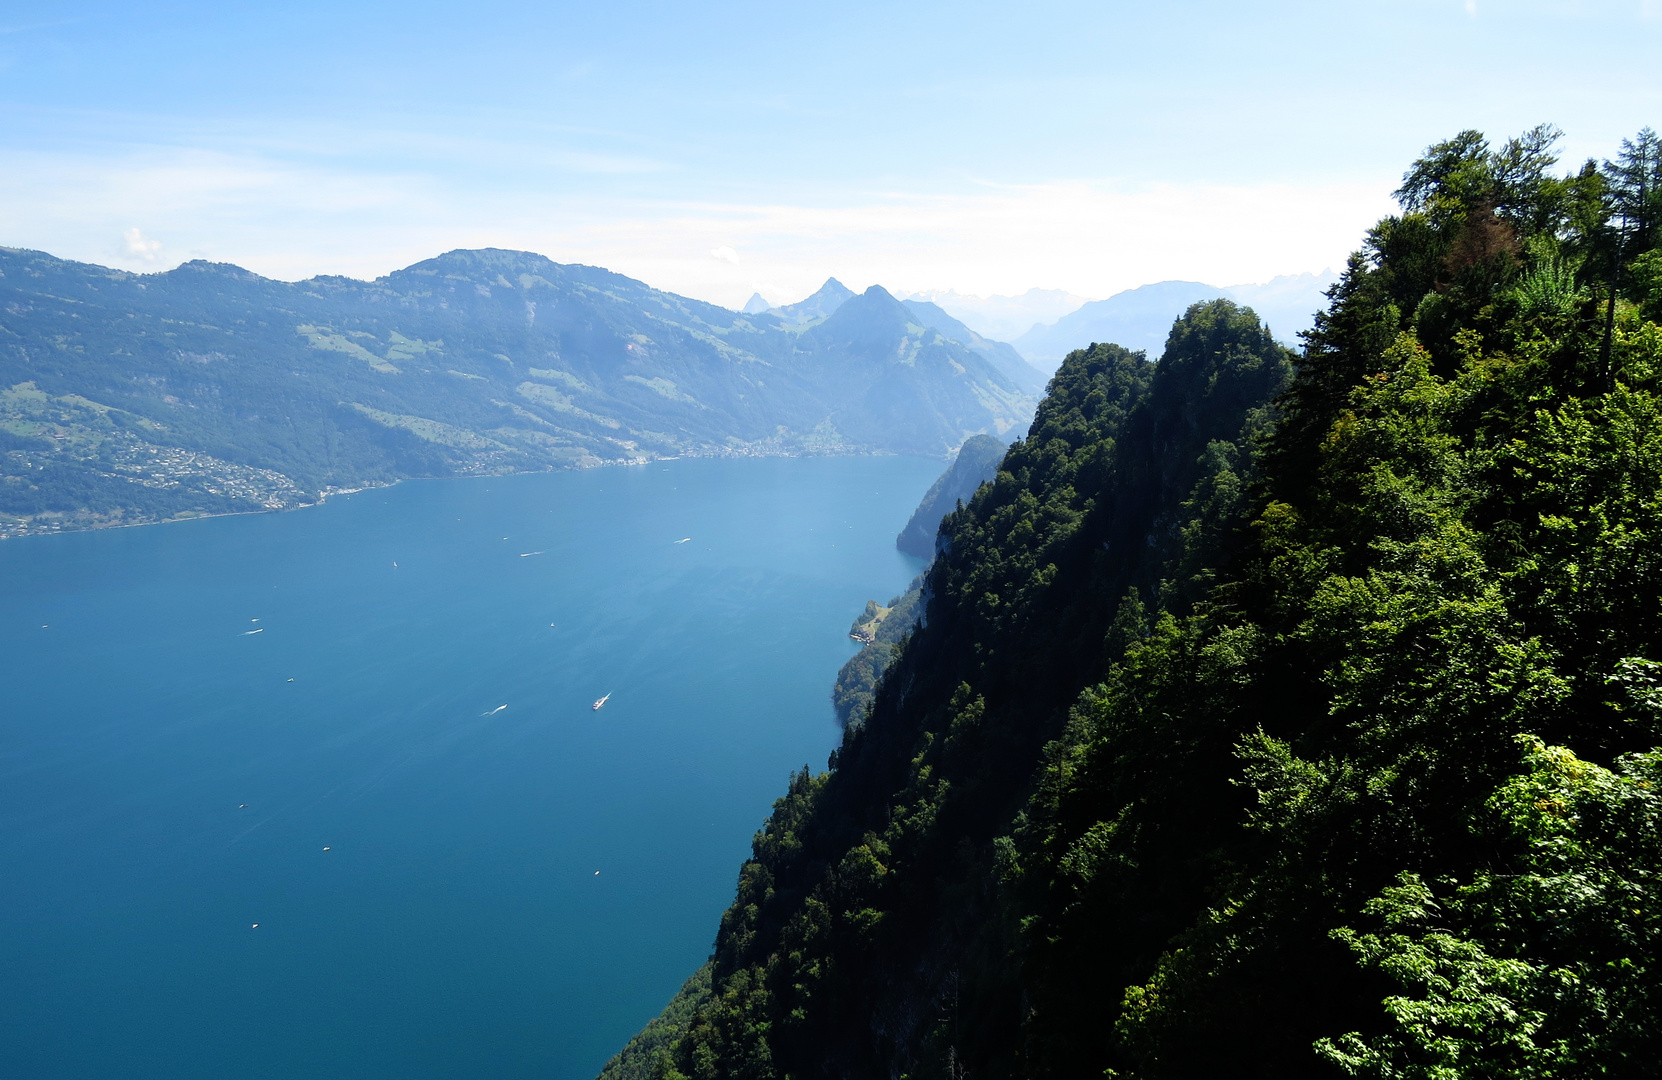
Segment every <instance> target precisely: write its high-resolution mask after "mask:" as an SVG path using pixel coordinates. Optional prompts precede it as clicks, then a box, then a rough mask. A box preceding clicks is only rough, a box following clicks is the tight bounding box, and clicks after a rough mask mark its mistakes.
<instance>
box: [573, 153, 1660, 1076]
mask: <svg viewBox="0 0 1662 1080" xmlns="http://www.w3.org/2000/svg"><path fill="white" fill-rule="evenodd" d="M1555 136H1556V133H1555V132H1553V131H1551V130H1550V129H1544V128H1543V129H1537V130H1535V131H1531V132H1529V133H1526V134H1525V135H1524V136H1522V137H1520V138H1518V139H1514V140H1511V141H1508V142H1506V143H1503V144H1500V145H1494V144H1491V143H1490V142H1489V141H1488V140H1486V139H1485V138H1483V137H1482V136H1481V135H1479V134H1477V133H1475V132H1464V133H1461V134H1460V135H1458V136H1456V137H1455V138H1453V139H1451V140H1449V141H1447V142H1444V143H1439V144H1437V145H1436V146H1433V147H1431V148H1429V149H1428V150H1427V151H1426V153H1425V155H1424V156H1423V157H1422V158H1421V159H1420V160H1418V161H1416V162H1415V163H1414V164H1413V166H1412V167H1411V168H1410V169H1409V171H1408V173H1407V174H1406V176H1405V178H1404V181H1403V184H1402V187H1401V189H1400V190H1399V191H1398V193H1397V198H1398V201H1399V203H1400V205H1401V213H1399V214H1398V215H1396V216H1393V217H1389V218H1387V219H1385V220H1383V221H1381V222H1380V223H1379V224H1378V225H1377V226H1376V227H1375V228H1374V229H1373V230H1372V231H1370V233H1369V234H1368V236H1367V238H1366V242H1365V245H1364V247H1363V250H1362V251H1360V252H1359V253H1358V254H1357V255H1355V256H1354V257H1353V258H1352V259H1351V261H1350V263H1349V265H1348V267H1347V269H1346V271H1345V273H1344V275H1343V277H1342V280H1341V281H1340V282H1339V284H1338V285H1336V286H1335V287H1334V289H1333V290H1332V292H1331V294H1330V303H1329V306H1328V307H1327V309H1326V310H1325V311H1324V312H1323V313H1322V314H1321V315H1320V316H1319V317H1318V319H1317V322H1316V326H1315V329H1314V330H1313V331H1312V332H1311V333H1310V334H1309V335H1308V336H1307V337H1306V339H1305V343H1304V347H1303V349H1302V350H1301V351H1300V352H1299V353H1298V354H1296V355H1295V354H1293V353H1291V352H1289V351H1288V350H1286V349H1284V348H1282V347H1281V346H1279V345H1277V344H1276V343H1275V341H1274V340H1272V339H1271V338H1270V337H1269V335H1268V334H1267V333H1266V332H1265V331H1264V329H1263V328H1262V326H1261V325H1260V324H1259V322H1258V320H1257V318H1256V316H1254V314H1253V313H1252V312H1251V311H1249V310H1246V309H1242V308H1239V307H1237V306H1236V305H1234V304H1232V303H1230V302H1229V301H1227V300H1218V301H1211V302H1206V303H1201V304H1197V305H1196V306H1194V307H1192V308H1191V309H1190V310H1189V312H1188V313H1187V314H1186V315H1185V316H1184V317H1183V318H1181V319H1180V320H1178V322H1177V323H1176V325H1174V326H1173V328H1172V331H1171V334H1170V337H1169V338H1168V340H1167V344H1166V347H1165V350H1164V353H1163V354H1162V356H1161V357H1159V358H1158V361H1157V362H1155V363H1149V362H1147V361H1146V360H1145V359H1144V357H1143V356H1142V355H1141V354H1135V353H1130V352H1128V351H1126V350H1124V349H1122V348H1119V347H1118V346H1115V345H1111V344H1097V345H1093V346H1091V347H1090V348H1088V349H1082V350H1080V351H1076V352H1074V353H1072V354H1071V355H1070V356H1068V358H1067V359H1066V361H1065V362H1064V363H1063V365H1062V367H1061V369H1060V370H1059V371H1058V373H1057V375H1056V377H1055V379H1054V380H1053V382H1052V383H1051V386H1050V390H1049V394H1048V396H1047V397H1046V398H1045V400H1044V401H1043V402H1042V403H1041V404H1040V407H1039V410H1038V414H1037V417H1036V419H1035V420H1034V422H1033V425H1032V428H1031V430H1030V431H1029V433H1028V435H1027V437H1026V438H1025V439H1023V440H1022V441H1020V442H1018V443H1016V444H1015V445H1014V446H1013V447H1011V449H1010V450H1009V452H1008V453H1007V455H1006V456H1005V457H1004V460H1003V462H1002V464H1001V465H1000V467H999V470H998V473H997V476H996V477H995V479H993V480H992V481H991V482H990V483H987V484H985V485H983V486H982V487H981V488H980V490H979V491H978V492H977V493H976V494H975V495H974V497H973V498H972V499H970V500H969V501H967V502H966V503H965V505H964V507H963V508H962V509H961V510H958V511H957V512H955V513H952V514H950V515H948V516H947V518H946V519H945V520H944V521H943V523H942V525H941V529H940V535H939V538H938V541H937V544H936V550H937V552H938V553H937V555H936V558H935V561H934V563H933V564H932V566H931V568H930V570H929V571H928V573H927V574H926V576H925V579H924V582H923V585H922V592H921V597H922V599H921V603H922V605H923V612H922V614H921V616H920V618H919V621H918V623H917V625H915V627H914V628H913V629H912V631H911V633H910V634H909V635H906V636H905V637H904V639H903V641H902V643H901V644H900V647H899V649H898V651H897V654H896V655H895V657H894V659H893V662H892V664H891V665H890V666H889V667H888V669H887V672H886V673H885V674H884V675H883V676H882V678H881V681H880V683H879V684H878V685H877V686H876V689H875V695H874V697H873V699H872V703H871V705H870V708H869V710H866V711H864V712H863V713H861V714H857V715H855V716H854V717H853V718H852V719H851V722H850V723H849V725H848V728H847V731H846V734H845V738H844V740H843V743H842V746H841V747H840V748H839V749H838V751H837V752H836V753H835V754H834V755H833V757H832V760H831V762H830V768H829V769H828V771H826V772H823V773H819V774H815V773H813V772H811V771H809V770H808V769H806V768H804V769H803V770H802V771H801V772H800V773H799V774H797V775H796V776H794V777H792V778H791V780H790V783H789V788H788V791H787V792H786V794H785V795H784V796H782V797H781V798H780V799H779V800H778V802H777V803H776V804H775V806H774V811H773V814H772V817H771V818H770V819H769V821H768V822H767V824H766V826H765V827H764V828H763V830H762V831H761V832H759V833H758V834H757V835H756V838H755V841H754V853H753V857H752V858H751V859H750V860H749V861H747V862H746V863H745V864H744V866H743V867H742V868H741V870H740V874H739V882H738V892H737V896H736V898H735V900H734V903H733V905H732V906H731V907H730V908H729V909H728V911H727V913H726V914H725V915H724V916H723V918H722V920H721V925H720V927H719V928H718V931H717V934H716V939H715V948H714V953H713V956H712V960H711V965H710V968H709V970H708V972H707V975H706V974H703V973H701V975H700V977H699V978H698V979H695V980H694V981H693V982H691V983H689V984H688V987H687V988H686V989H685V990H684V991H683V993H682V994H681V995H680V996H678V998H677V999H676V1002H675V1003H674V1005H673V1006H672V1009H671V1011H670V1012H669V1013H666V1015H665V1018H664V1021H663V1022H662V1023H660V1024H659V1025H658V1026H657V1027H656V1028H655V1029H653V1030H652V1031H651V1032H650V1034H651V1036H652V1037H651V1039H650V1040H647V1041H641V1040H637V1042H635V1043H632V1044H631V1045H630V1047H628V1048H626V1049H625V1051H624V1052H623V1053H622V1054H621V1055H620V1056H619V1057H618V1058H617V1059H615V1060H614V1061H613V1063H612V1064H611V1065H609V1066H608V1069H607V1072H606V1073H605V1074H604V1075H605V1076H607V1077H612V1078H615V1080H622V1078H626V1077H627V1078H635V1077H663V1078H681V1077H693V1078H696V1080H714V1078H718V1077H732V1078H740V1077H742V1078H751V1080H767V1078H782V1077H795V1078H798V1080H806V1078H809V1077H827V1078H829V1077H847V1076H873V1077H875V1076H888V1077H902V1076H906V1077H954V1078H956V1077H965V1076H968V1077H1056V1078H1062V1077H1082V1076H1118V1077H1141V1078H1149V1080H1153V1078H1162V1077H1184V1078H1189V1077H1193V1078H1201V1077H1207V1078H1210V1077H1218V1076H1232V1077H1287V1076H1310V1077H1343V1076H1353V1077H1376V1078H1416V1080H1418V1078H1424V1080H1433V1078H1436V1080H1452V1078H1463V1077H1520V1078H1523V1077H1529V1078H1535V1077H1540V1078H1545V1077H1558V1078H1563V1077H1593V1076H1599V1077H1640V1076H1651V1075H1654V1074H1655V1069H1656V1062H1657V1061H1658V1060H1662V1019H1659V1017H1662V966H1659V965H1662V958H1659V957H1658V946H1659V944H1662V895H1659V893H1662V882H1659V877H1658V867H1659V866H1662V749H1659V748H1658V744H1659V743H1662V731H1659V725H1662V325H1659V323H1662V143H1659V141H1658V140H1657V138H1656V137H1655V136H1654V135H1653V134H1651V133H1650V132H1649V131H1648V130H1647V131H1646V132H1643V133H1641V135H1640V136H1639V137H1638V138H1637V139H1636V140H1634V141H1632V142H1627V143H1624V144H1623V146H1622V148H1621V151H1620V153H1619V154H1617V155H1616V158H1615V160H1614V161H1611V162H1605V163H1603V164H1602V165H1599V164H1595V163H1591V162H1590V163H1588V164H1587V165H1586V166H1585V167H1582V168H1579V169H1575V170H1573V171H1570V172H1567V173H1565V172H1562V171H1560V170H1559V168H1558V164H1557V161H1556V158H1555V155H1554V153H1553V145H1554V142H1555V141H1556V139H1555ZM706 978H707V980H708V982H707V984H706V982H705V981H704V980H705V979H706Z"/></svg>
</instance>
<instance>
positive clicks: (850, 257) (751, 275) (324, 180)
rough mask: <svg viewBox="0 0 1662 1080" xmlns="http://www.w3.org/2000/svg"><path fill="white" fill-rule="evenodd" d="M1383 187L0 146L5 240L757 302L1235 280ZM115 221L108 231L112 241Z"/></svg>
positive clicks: (1303, 263)
mask: <svg viewBox="0 0 1662 1080" xmlns="http://www.w3.org/2000/svg"><path fill="white" fill-rule="evenodd" d="M325 161H327V159H325ZM1392 186H1394V185H1393V184H1391V183H1390V182H1388V181H1387V182H1382V183H1373V184H1357V183H1339V182H1335V183H1313V184H1309V185H1291V184H1277V185H1258V186H1219V185H1200V184H1161V185H1152V184H1126V183H1122V182H1116V181H1111V180H1072V181H1057V182H1054V183H1047V184H1031V185H1025V186H997V185H990V184H987V185H978V186H973V187H967V188H965V189H963V190H960V191H958V192H956V193H950V194H923V193H918V192H906V191H901V192H875V191H866V192H859V191H856V192H841V191H839V192H836V193H824V192H809V193H807V194H806V195H803V196H802V197H798V198H794V199H791V200H782V199H781V200H770V201H741V200H732V201H702V202H693V201H670V200H662V199H657V200H653V199H644V198H626V197H622V196H618V195H599V194H590V195H582V196H580V195H576V194H569V193H562V192H561V191H559V190H549V189H548V188H531V187H525V186H521V187H506V188H504V189H501V190H495V191H488V190H487V191H479V190H472V189H463V188H460V187H456V186H451V185H448V184H446V183H445V182H443V181H441V180H439V179H437V178H435V177H433V176H432V175H430V174H429V175H422V174H419V173H414V172H411V173H404V174H398V173H388V172H377V173H370V172H363V171H358V170H356V169H354V168H351V167H347V166H345V165H336V164H333V163H330V164H306V163H297V162H295V161H293V160H280V159H274V158H272V157H269V156H266V155H263V154H259V153H241V154H234V153H226V152H209V151H202V150H177V149H168V148H142V149H137V150H132V149H128V150H126V151H125V152H124V153H123V154H122V155H121V156H114V155H111V156H108V157H99V158H89V157H74V156H70V155H68V154H46V153H40V152H32V153H20V152H15V151H14V152H10V153H3V152H0V243H5V244H10V245H19V246H27V247H34V248H39V249H42V250H46V251H50V252H53V253H54V254H58V255H62V256H65V257H68V258H77V259H87V260H90V261H97V262H104V261H111V260H113V261H114V262H115V263H116V265H122V266H126V267H127V268H130V269H135V270H150V269H156V268H159V267H161V266H165V265H170V263H171V262H172V261H176V260H177V259H180V258H184V257H203V258H210V259H215V260H222V261H226V262H234V263H237V264H239V265H242V266H245V267H247V268H249V269H251V270H254V271H256V272H259V273H262V274H267V275H270V276H273V277H280V278H285V279H289V280H294V279H298V278H302V277H308V276H311V275H313V274H318V273H339V274H349V275H352V276H356V277H374V276H377V275H380V274H384V273H387V272H388V271H390V270H393V269H396V268H398V267H400V266H404V265H408V264H409V263H412V262H416V261H418V260H420V259H424V258H428V257H431V256H432V255H434V254H436V253H438V252H441V251H446V250H450V249H452V248H458V247H484V246H496V247H511V248H522V249H526V250H531V251H537V252H541V253H542V254H545V255H548V256H549V257H550V258H553V259H556V260H558V261H561V262H584V263H589V264H593V265H599V266H605V267H609V268H611V269H613V270H617V271H619V272H621V273H625V274H629V275H631V276H634V277H638V278H641V279H643V280H645V281H647V282H649V283H650V284H652V285H655V286H658V287H660V288H665V289H670V290H672V291H675V292H680V293H684V294H687V295H692V296H697V297H700V298H703V299H708V300H714V301H716V302H718V303H723V304H728V305H732V306H737V305H740V304H743V303H744V302H745V300H746V299H747V298H748V297H749V295H750V293H751V292H752V291H755V290H756V289H757V284H756V283H757V282H759V281H760V282H766V283H767V285H766V287H764V288H762V289H761V291H762V292H763V294H764V295H765V296H767V297H768V299H769V300H770V301H774V302H789V301H791V300H795V299H800V298H801V297H803V296H806V295H807V294H808V293H809V292H812V291H813V290H814V289H816V288H818V287H819V285H820V284H821V283H822V282H823V281H824V280H825V278H826V277H827V276H829V275H835V276H836V277H838V278H839V279H841V280H842V281H844V282H845V283H846V284H848V285H849V286H851V287H861V288H863V287H865V286H866V285H870V284H874V283H881V284H884V285H886V286H889V287H890V288H895V289H902V290H907V291H920V290H926V289H946V288H952V289H956V290H957V291H959V292H960V293H970V294H975V295H982V296H986V295H993V294H1000V295H1019V294H1021V293H1023V292H1025V291H1026V290H1027V289H1029V288H1032V287H1034V286H1041V287H1046V288H1062V289H1066V290H1068V291H1070V292H1073V293H1077V294H1079V295H1082V296H1108V295H1111V294H1112V293H1114V292H1117V291H1119V290H1120V289H1124V288H1130V287H1133V286H1136V285H1141V284H1146V283H1148V282H1151V281H1159V280H1163V279H1168V278H1186V279H1191V280H1199V281H1206V282H1210V283H1213V284H1229V283H1231V282H1239V281H1266V280H1268V279H1270V278H1273V277H1275V276H1277V275H1279V274H1287V273H1296V272H1299V271H1304V270H1317V269H1320V268H1322V267H1324V266H1330V265H1342V263H1343V260H1344V257H1345V255H1346V254H1347V253H1348V252H1349V251H1350V250H1352V249H1353V248H1355V247H1356V246H1357V244H1358V243H1359V241H1360V240H1361V237H1362V233H1363V231H1364V230H1365V229H1366V228H1367V227H1368V226H1369V225H1371V224H1372V223H1373V222H1374V221H1375V220H1377V219H1378V217H1379V216H1380V215H1381V214H1383V213H1386V212H1389V210H1390V209H1391V202H1390V199H1389V195H1388V192H1389V190H1390V188H1391V187H1392ZM133 221H143V222H145V227H146V229H148V230H151V234H153V235H162V236H166V237H167V238H168V242H167V247H166V249H165V251H166V252H167V257H166V258H164V256H163V250H164V249H162V248H161V247H160V246H159V245H158V244H157V242H156V241H154V240H151V239H149V236H148V235H147V234H146V233H142V232H132V231H127V232H125V234H124V230H130V224H129V223H130V222H133ZM123 234H124V235H126V237H127V240H126V243H125V244H124V245H123V246H122V247H121V248H119V249H116V250H112V248H111V247H110V244H109V240H108V238H109V237H110V236H112V235H123ZM740 251H742V252H743V253H744V254H743V256H742V258H741V256H740V255H739V252H740Z"/></svg>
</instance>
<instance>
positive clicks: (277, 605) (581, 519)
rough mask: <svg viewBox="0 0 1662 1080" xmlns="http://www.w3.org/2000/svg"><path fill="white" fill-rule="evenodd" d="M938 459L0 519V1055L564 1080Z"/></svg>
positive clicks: (669, 921)
mask: <svg viewBox="0 0 1662 1080" xmlns="http://www.w3.org/2000/svg"><path fill="white" fill-rule="evenodd" d="M940 468H941V465H940V463H939V462H934V461H927V460H920V459H913V458H893V457H890V458H821V459H798V460H786V459H773V460H732V461H715V460H689V461H674V462H661V463H657V464H654V465H651V466H646V467H640V468H632V469H603V470H594V471H589V472H581V473H559V474H544V475H534V476H520V477H507V478H490V479H476V480H457V481H436V482H419V483H406V484H403V485H400V486H398V487H395V488H389V489H384V490H377V491H371V492H362V493H359V494H357V495H355V496H352V497H350V498H342V499H337V500H334V501H332V502H330V503H329V504H327V505H325V506H321V507H317V508H313V509H308V510H305V511H301V512H297V513H291V514H280V515H260V516H252V517H241V518H219V519H213V520H204V521H196V522H190V523H184V524H178V525H168V526H160V527H148V528H140V529H124V530H116V531H107V532H98V533H81V534H72V535H65V536H57V537H43V538H33V539H24V540H13V541H7V542H5V543H3V544H0V656H3V657H4V674H3V678H4V683H3V685H4V688H5V693H4V707H3V709H0V865H3V866H5V867H6V870H5V872H4V881H3V883H0V1061H4V1062H7V1063H8V1065H7V1071H8V1073H10V1074H11V1075H16V1076H29V1077H34V1078H41V1080H57V1078H69V1077H93V1076H110V1077H114V1076H120V1077H126V1078H150V1077H156V1078H161V1077H166V1078H168V1080H195V1078H203V1080H206V1078H215V1080H217V1078H221V1077H227V1076H236V1077H240V1078H260V1077H271V1078H277V1077H283V1078H295V1077H318V1078H334V1077H340V1078H348V1077H350V1078H363V1080H375V1078H383V1077H384V1078H394V1077H396V1078H400V1080H407V1078H423V1077H433V1078H438V1077H445V1078H456V1077H493V1078H517V1077H532V1076H536V1077H553V1078H556V1080H567V1078H572V1080H576V1078H582V1080H588V1078H590V1077H592V1076H593V1075H594V1073H595V1072H596V1071H597V1070H598V1069H599V1067H600V1066H601V1065H602V1064H603V1063H604V1062H605V1060H606V1058H607V1057H609V1056H610V1055H611V1054H612V1053H613V1052H615V1051H616V1050H617V1049H618V1048H619V1047H621V1045H622V1044H623V1042H624V1041H625V1040H626V1039H627V1038H628V1037H629V1036H630V1035H631V1034H633V1033H634V1032H635V1031H636V1030H638V1029H639V1028H640V1027H641V1025H642V1024H644V1023H645V1022H646V1021H647V1020H648V1019H650V1018H651V1017H652V1016H653V1015H655V1014H656V1012H657V1011H658V1010H659V1009H660V1008H661V1007H662V1006H663V1004H664V1002H665V1001H666V1000H667V999H668V998H669V997H670V995H671V994H672V993H673V992H674V991H675V989H676V988H677V987H678V986H679V984H680V982H681V980H682V979H684V978H685V977H686V976H687V975H689V974H691V973H692V971H693V970H694V969H695V968H696V967H697V966H698V965H699V964H700V963H701V962H702V961H703V960H704V958H705V956H706V955H707V954H708V951H709V947H710V943H711V941H712V939H713V937H714V934H715V929H716V922H717V918H718V916H719V914H720V912H721V910H722V908H723V907H724V906H725V904H726V903H727V902H728V901H729V900H730V899H731V896H732V889H733V882H734V880H735V877H736V874H737V870H738V866H739V863H740V861H741V860H742V859H743V858H744V856H745V855H746V853H747V852H748V846H749V840H750V836H751V834H752V832H753V831H754V830H755V828H756V827H757V825H758V824H759V823H760V822H761V820H762V819H763V817H764V815H765V814H766V812H767V811H768V808H769V806H770V804H771V801H772V800H773V799H774V798H775V797H777V796H778V795H779V794H780V793H781V792H782V791H783V790H784V786H785V781H786V778H787V773H788V772H789V771H790V770H792V769H795V768H800V767H801V766H802V765H803V764H804V763H807V764H809V765H810V766H811V767H813V768H814V769H815V770H818V769H821V768H823V767H824V763H825V758H826V755H827V754H828V753H829V751H830V750H831V748H832V747H833V746H834V745H835V744H836V740H837V738H838V730H837V728H836V724H835V721H834V718H833V715H832V712H831V708H830V704H829V700H828V695H829V690H830V686H831V682H832V679H833V677H834V675H835V673H836V670H837V667H838V666H839V665H840V664H841V663H842V662H843V660H845V659H846V658H847V657H848V656H849V655H850V654H851V653H852V651H853V645H852V643H851V642H849V641H848V640H847V638H846V633H847V627H848V624H849V622H850V621H851V620H852V619H853V618H854V616H855V615H856V614H858V612H859V611H860V608H861V606H862V605H863V604H864V602H865V601H866V600H867V599H871V598H876V599H879V600H886V599H887V598H888V597H890V596H891V595H894V594H895V593H898V592H900V591H901V590H902V589H903V588H904V587H905V585H906V583H907V581H909V580H910V578H911V577H912V576H913V575H914V574H915V573H916V572H917V571H918V569H919V566H918V564H917V563H915V562H914V561H912V560H908V559H905V558H904V557H902V556H900V555H899V554H898V553H896V552H895V550H894V547H893V537H894V535H895V533H896V532H897V531H898V530H899V529H900V527H901V526H902V525H903V524H904V523H905V521H906V518H907V516H908V515H909V514H910V513H911V511H912V509H913V508H914V507H915V505H916V503H917V501H918V499H919V498H920V497H921V495H922V494H923V492H924V490H925V489H926V488H927V487H928V485H929V484H930V482H931V481H932V480H933V479H934V478H935V476H936V475H937V474H938V472H939V470H940ZM683 537H691V540H690V541H688V542H687V543H682V544H677V543H675V542H674V541H677V540H680V539H682V538H683ZM395 563H396V566H395V565H394V564H395ZM255 620H258V621H255ZM252 630H261V631H263V632H262V633H257V634H250V633H249V631H252ZM290 680H293V681H292V682H291V681H290ZM608 692H610V693H612V694H613V696H612V698H611V699H610V701H609V702H608V703H607V705H606V707H605V708H604V709H603V710H601V711H599V712H596V711H594V710H593V709H591V707H590V706H591V704H592V703H593V702H594V700H595V699H597V698H599V697H600V696H601V695H603V694H606V693H608ZM503 705H506V706H507V708H505V709H500V710H499V706H503ZM325 848H327V849H328V850H325ZM596 871H599V874H596ZM256 923H258V924H259V925H258V928H257V929H256V928H254V926H253V924H256Z"/></svg>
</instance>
